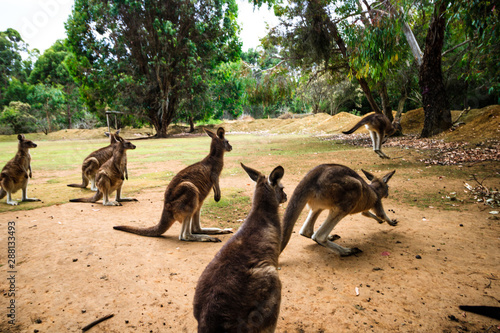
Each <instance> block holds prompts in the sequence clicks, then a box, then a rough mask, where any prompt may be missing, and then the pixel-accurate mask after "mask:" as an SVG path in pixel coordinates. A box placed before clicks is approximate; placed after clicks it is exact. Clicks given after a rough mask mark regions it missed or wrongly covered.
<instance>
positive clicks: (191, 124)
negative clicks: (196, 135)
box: [188, 115, 194, 133]
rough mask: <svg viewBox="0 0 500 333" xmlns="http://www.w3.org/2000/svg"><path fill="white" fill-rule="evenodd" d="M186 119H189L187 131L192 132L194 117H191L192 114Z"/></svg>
mask: <svg viewBox="0 0 500 333" xmlns="http://www.w3.org/2000/svg"><path fill="white" fill-rule="evenodd" d="M188 120H189V133H193V132H194V119H193V116H192V115H189V117H188Z"/></svg>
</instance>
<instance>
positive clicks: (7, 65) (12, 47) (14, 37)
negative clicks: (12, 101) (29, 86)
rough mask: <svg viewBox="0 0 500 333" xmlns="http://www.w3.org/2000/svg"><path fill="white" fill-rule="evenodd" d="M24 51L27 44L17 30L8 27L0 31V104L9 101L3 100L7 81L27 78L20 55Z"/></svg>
mask: <svg viewBox="0 0 500 333" xmlns="http://www.w3.org/2000/svg"><path fill="white" fill-rule="evenodd" d="M25 51H27V46H26V44H25V43H24V41H23V39H22V38H21V35H20V34H19V32H17V30H15V29H11V28H9V29H7V30H5V31H0V102H1V103H2V105H6V104H8V102H9V101H5V100H4V97H5V95H4V94H5V90H7V88H8V86H9V82H10V81H11V80H12V79H13V78H15V79H17V80H19V81H20V82H25V81H26V79H27V75H26V71H25V67H24V66H23V59H22V56H21V53H22V52H25Z"/></svg>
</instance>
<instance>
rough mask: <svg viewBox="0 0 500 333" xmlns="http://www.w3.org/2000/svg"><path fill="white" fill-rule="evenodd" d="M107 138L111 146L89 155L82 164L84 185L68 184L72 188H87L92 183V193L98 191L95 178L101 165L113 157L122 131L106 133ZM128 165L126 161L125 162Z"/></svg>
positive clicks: (126, 173) (126, 176) (126, 177)
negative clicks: (117, 137) (118, 136)
mask: <svg viewBox="0 0 500 333" xmlns="http://www.w3.org/2000/svg"><path fill="white" fill-rule="evenodd" d="M104 134H106V136H109V139H110V143H109V146H106V147H102V148H100V149H98V150H96V151H94V152H92V153H90V154H89V156H87V157H86V158H85V159H84V160H83V164H82V183H81V184H68V186H70V187H79V188H86V187H87V185H88V184H89V181H90V189H91V190H92V191H97V186H96V185H95V177H96V175H97V172H98V171H99V168H100V167H101V165H103V164H104V162H106V161H107V160H109V159H110V158H111V157H112V156H113V149H114V146H115V144H116V143H117V142H118V141H117V140H116V136H117V135H119V134H120V130H118V131H116V133H114V134H113V133H108V132H105V133H104ZM125 165H126V161H125ZM124 172H125V179H127V180H128V171H127V167H125V170H124Z"/></svg>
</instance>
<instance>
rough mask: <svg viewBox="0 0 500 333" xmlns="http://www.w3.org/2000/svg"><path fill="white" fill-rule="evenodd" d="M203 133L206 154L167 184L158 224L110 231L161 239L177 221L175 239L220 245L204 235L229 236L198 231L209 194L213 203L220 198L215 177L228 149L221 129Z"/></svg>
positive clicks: (202, 229) (213, 231)
mask: <svg viewBox="0 0 500 333" xmlns="http://www.w3.org/2000/svg"><path fill="white" fill-rule="evenodd" d="M205 132H206V133H207V135H208V136H209V137H211V138H212V142H211V144H210V153H209V154H208V156H207V157H205V158H204V159H203V160H201V161H200V162H198V163H195V164H193V165H190V166H188V167H187V168H185V169H183V170H181V171H180V172H179V173H178V174H177V175H175V177H174V178H173V179H172V181H171V182H170V183H169V184H168V186H167V189H166V190H165V200H164V204H163V212H162V215H161V218H160V222H159V223H158V224H157V225H155V226H152V227H149V228H137V227H131V226H115V227H113V228H114V229H116V230H122V231H127V232H131V233H134V234H138V235H141V236H150V237H155V236H161V235H162V234H163V233H164V232H165V231H167V230H168V229H169V228H170V227H171V226H172V225H173V224H174V223H175V221H179V222H181V223H182V228H181V233H180V235H179V239H180V240H183V241H198V242H220V240H219V239H218V238H215V237H210V236H208V235H207V234H227V233H230V232H231V230H230V229H224V230H222V229H219V228H202V227H201V224H200V211H201V206H202V205H203V201H204V200H205V199H206V197H207V196H208V194H209V193H210V190H211V189H212V188H213V190H214V200H215V201H217V202H218V201H219V200H220V198H221V191H220V187H219V177H220V174H221V172H222V168H223V166H224V153H225V152H229V151H231V149H232V147H231V145H230V144H229V142H228V141H227V140H226V138H225V136H224V135H225V132H224V129H223V128H222V127H219V129H218V130H217V134H216V133H213V132H212V131H209V130H205Z"/></svg>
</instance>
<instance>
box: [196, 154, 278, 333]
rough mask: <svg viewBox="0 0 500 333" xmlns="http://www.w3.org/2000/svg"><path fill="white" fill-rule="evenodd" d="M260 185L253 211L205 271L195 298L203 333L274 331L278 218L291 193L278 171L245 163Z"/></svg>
mask: <svg viewBox="0 0 500 333" xmlns="http://www.w3.org/2000/svg"><path fill="white" fill-rule="evenodd" d="M241 166H242V167H243V169H244V170H245V171H246V172H247V174H248V175H249V176H250V178H251V179H252V180H253V181H255V182H256V183H257V184H256V187H255V193H254V196H253V203H252V209H251V211H250V213H249V214H248V217H247V218H246V220H245V222H244V223H243V225H242V226H241V228H240V229H239V230H238V232H237V233H236V234H235V235H234V236H233V237H231V239H229V241H228V242H227V243H226V244H225V245H224V246H223V247H222V248H221V249H220V251H219V253H217V254H216V256H215V257H214V259H213V260H212V261H211V262H210V263H209V264H208V266H207V267H206V268H205V270H204V272H203V273H202V275H201V277H200V279H199V281H198V285H197V286H196V293H195V295H194V316H195V318H196V320H197V321H198V332H199V333H218V332H227V333H232V332H234V333H236V332H245V333H248V332H255V333H257V332H274V331H275V329H276V323H277V321H278V315H279V309H280V303H281V282H280V279H279V276H278V271H277V266H278V257H279V254H280V244H281V222H280V218H279V214H278V207H279V204H280V203H283V202H285V201H286V194H285V192H284V191H283V186H282V185H281V183H280V181H281V178H282V177H283V174H284V172H285V171H284V169H283V168H282V167H281V166H278V167H276V168H275V169H274V170H273V171H272V172H271V174H270V175H269V177H268V178H267V177H266V176H264V175H262V174H261V173H260V172H258V171H256V170H254V169H251V168H249V167H246V166H245V165H243V164H241Z"/></svg>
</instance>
